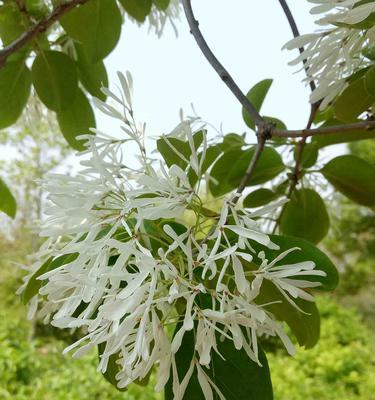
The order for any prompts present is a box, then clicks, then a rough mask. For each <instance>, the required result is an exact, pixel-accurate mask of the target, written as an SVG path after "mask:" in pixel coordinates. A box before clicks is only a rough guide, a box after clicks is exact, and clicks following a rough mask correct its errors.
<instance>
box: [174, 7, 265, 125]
mask: <svg viewBox="0 0 375 400" xmlns="http://www.w3.org/2000/svg"><path fill="white" fill-rule="evenodd" d="M182 4H183V6H184V11H185V15H186V19H187V21H188V23H189V26H190V32H191V34H192V35H193V36H194V39H195V40H196V42H197V44H198V46H199V48H200V49H201V51H202V53H203V54H204V56H205V57H206V59H207V61H208V62H209V63H210V64H211V66H212V67H213V68H214V70H215V71H216V72H217V74H218V75H219V76H220V78H221V79H222V80H223V82H224V83H225V84H226V85H227V86H228V88H229V89H230V90H231V92H232V93H233V94H234V95H235V96H236V97H237V99H238V100H239V102H240V103H241V104H242V106H243V107H244V108H245V110H246V111H247V112H248V113H249V115H250V117H251V118H252V119H253V120H254V122H255V124H256V125H257V126H258V127H261V126H262V125H264V124H266V121H265V120H264V119H263V118H262V117H261V115H260V114H259V113H258V111H257V110H256V109H255V108H254V106H253V105H252V103H251V102H250V101H249V100H248V98H247V97H246V96H245V94H244V93H243V92H242V91H241V89H240V88H239V86H238V85H237V83H236V82H235V81H234V80H233V78H232V77H231V75H230V74H229V72H228V71H227V70H226V69H225V68H224V66H223V65H222V64H221V63H220V61H219V60H218V59H217V58H216V56H215V55H214V53H213V52H212V51H211V49H210V47H209V46H208V44H207V42H206V40H205V38H204V37H203V35H202V32H201V31H200V29H199V22H198V21H197V20H196V19H195V16H194V12H193V9H192V6H191V0H182Z"/></svg>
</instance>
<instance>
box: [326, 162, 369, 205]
mask: <svg viewBox="0 0 375 400" xmlns="http://www.w3.org/2000/svg"><path fill="white" fill-rule="evenodd" d="M320 172H321V173H322V174H323V175H324V177H325V178H326V179H327V180H328V182H330V183H331V184H332V185H333V187H334V188H335V189H336V190H338V191H339V192H341V193H342V194H343V195H345V196H346V197H348V198H349V199H351V200H353V201H354V202H356V203H358V204H362V205H364V206H368V207H372V206H375V167H373V166H372V165H371V164H369V163H368V162H366V161H364V160H362V159H361V158H359V157H356V156H352V155H344V156H339V157H336V158H334V159H333V160H331V161H330V162H329V163H328V164H326V165H325V166H324V167H323V168H322V169H321V170H320Z"/></svg>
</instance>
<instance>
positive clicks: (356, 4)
mask: <svg viewBox="0 0 375 400" xmlns="http://www.w3.org/2000/svg"><path fill="white" fill-rule="evenodd" d="M309 1H310V2H311V3H313V4H314V5H315V6H314V7H313V8H312V10H311V13H312V14H326V15H324V17H322V18H320V19H319V20H318V21H317V24H318V25H321V26H322V27H323V28H322V29H321V30H319V31H317V32H316V33H312V34H305V35H301V36H298V37H296V38H294V39H292V40H290V41H289V42H288V43H286V44H285V45H284V48H286V49H288V50H292V49H296V48H302V47H304V51H303V52H302V53H301V54H300V55H299V56H298V57H296V58H295V59H294V60H293V61H291V62H290V64H291V65H297V64H299V63H301V62H302V61H304V60H305V64H304V67H305V68H306V72H307V78H306V79H305V80H306V82H311V81H314V82H315V83H316V86H317V87H316V89H315V90H314V91H313V93H312V94H311V97H310V101H311V102H312V103H315V102H318V101H322V102H321V108H322V109H324V108H325V107H326V106H327V105H329V104H330V103H331V102H332V101H333V100H334V99H335V98H336V97H337V95H339V94H340V93H341V92H342V91H343V90H344V89H345V88H346V87H347V78H348V77H350V76H351V75H352V74H353V73H354V72H356V71H357V70H358V69H360V68H364V67H366V66H367V65H369V64H370V62H369V61H366V59H365V58H364V57H363V56H362V50H363V49H364V48H367V47H371V45H372V43H373V37H374V33H375V31H374V28H371V29H368V28H365V27H358V26H356V24H359V23H361V22H363V21H364V20H365V19H366V18H367V17H369V16H370V15H371V14H372V13H373V12H375V4H374V3H373V2H366V3H364V4H362V2H361V1H360V0H347V1H342V0H309Z"/></svg>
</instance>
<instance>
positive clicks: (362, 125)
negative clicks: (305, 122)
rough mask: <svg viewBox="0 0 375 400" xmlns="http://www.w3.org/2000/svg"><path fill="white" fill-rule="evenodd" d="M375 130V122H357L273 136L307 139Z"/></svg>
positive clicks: (290, 131) (279, 132) (277, 132)
mask: <svg viewBox="0 0 375 400" xmlns="http://www.w3.org/2000/svg"><path fill="white" fill-rule="evenodd" d="M374 129H375V121H363V122H355V123H353V124H347V125H333V126H325V127H323V128H315V129H309V128H307V129H299V130H286V131H283V130H278V129H275V130H273V131H272V136H276V137H284V138H299V137H301V138H307V137H309V136H319V135H330V134H335V133H343V132H355V131H372V130H374Z"/></svg>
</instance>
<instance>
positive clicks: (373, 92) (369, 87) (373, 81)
mask: <svg viewBox="0 0 375 400" xmlns="http://www.w3.org/2000/svg"><path fill="white" fill-rule="evenodd" d="M364 79H365V88H366V91H367V93H368V94H369V95H370V96H371V97H372V98H373V99H375V67H371V68H370V69H369V70H368V71H367V72H366V75H365V78H364Z"/></svg>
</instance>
